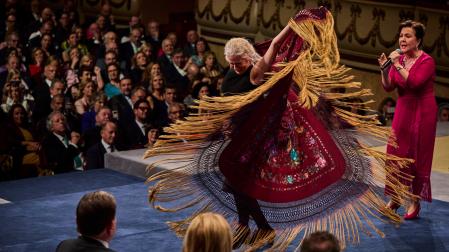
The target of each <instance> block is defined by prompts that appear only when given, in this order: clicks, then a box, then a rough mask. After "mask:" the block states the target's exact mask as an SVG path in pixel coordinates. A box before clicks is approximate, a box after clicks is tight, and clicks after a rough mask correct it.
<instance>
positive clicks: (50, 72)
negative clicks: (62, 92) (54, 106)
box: [32, 64, 58, 122]
mask: <svg viewBox="0 0 449 252" xmlns="http://www.w3.org/2000/svg"><path fill="white" fill-rule="evenodd" d="M57 71H58V69H57V68H56V66H54V65H52V64H47V65H45V67H44V73H43V75H42V76H38V75H37V76H35V78H33V88H32V90H33V97H34V102H35V106H34V111H33V120H34V121H35V122H38V121H39V120H40V119H42V118H45V117H46V116H47V115H48V114H49V113H50V112H51V108H50V102H51V97H52V96H51V92H50V88H51V86H52V83H53V82H54V80H55V76H56V72H57Z"/></svg>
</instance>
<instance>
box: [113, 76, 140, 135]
mask: <svg viewBox="0 0 449 252" xmlns="http://www.w3.org/2000/svg"><path fill="white" fill-rule="evenodd" d="M131 88H132V82H131V79H130V78H129V77H125V78H123V79H121V80H120V94H118V95H116V96H114V97H112V98H111V99H110V100H109V107H110V108H111V110H112V115H113V117H114V119H116V120H117V121H118V124H119V126H120V127H121V126H122V125H124V126H125V127H126V125H127V124H128V123H129V122H131V121H134V115H133V109H132V108H133V104H132V101H131V98H130V95H131Z"/></svg>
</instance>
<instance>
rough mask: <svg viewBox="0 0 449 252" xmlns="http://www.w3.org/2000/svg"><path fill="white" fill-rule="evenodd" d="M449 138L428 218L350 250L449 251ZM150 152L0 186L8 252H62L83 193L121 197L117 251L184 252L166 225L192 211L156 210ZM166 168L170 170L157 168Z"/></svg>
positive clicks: (444, 140) (440, 152) (440, 151)
mask: <svg viewBox="0 0 449 252" xmlns="http://www.w3.org/2000/svg"><path fill="white" fill-rule="evenodd" d="M448 136H449V124H447V123H446V124H443V125H441V124H440V125H439V127H438V132H437V141H436V147H435V156H434V167H433V171H432V175H431V179H432V193H433V198H434V201H433V202H432V204H426V203H424V204H423V209H422V217H421V218H420V219H418V220H414V221H407V222H404V223H403V224H401V225H400V226H399V227H394V226H391V225H387V224H384V223H382V222H380V221H379V220H373V222H374V223H375V224H376V226H378V227H379V228H380V229H381V230H382V231H383V232H384V233H385V234H386V237H385V238H381V237H379V236H378V235H376V234H373V236H372V237H368V236H366V235H364V234H363V233H361V236H360V244H359V245H349V247H348V248H347V249H346V251H350V252H352V251H366V252H368V251H369V252H371V251H388V252H390V251H429V252H430V251H449V232H448V231H447V230H448V228H447V227H448V226H449V183H448V181H449V166H448V163H449V160H448V158H449V153H448V150H449V137H448ZM361 137H362V138H363V136H361ZM368 142H369V144H370V146H373V147H375V148H379V149H382V148H384V147H383V146H379V144H377V143H376V142H375V141H371V140H369V139H368ZM144 151H145V150H134V151H128V152H118V153H113V155H109V156H107V157H106V167H112V168H114V169H115V170H111V169H99V170H91V171H87V172H73V173H67V174H61V175H57V176H51V177H38V178H30V179H22V180H16V181H8V182H0V251H11V252H22V251H38V252H39V251H54V250H55V248H56V246H57V244H58V243H59V242H60V241H61V240H64V239H68V238H73V237H76V236H77V232H76V224H75V208H76V205H77V203H78V201H79V199H80V198H81V196H82V195H83V194H85V193H86V192H89V191H94V190H105V191H108V192H111V193H113V194H114V195H115V196H116V199H117V203H118V208H117V219H118V230H117V234H116V237H115V238H114V240H113V241H112V242H111V248H113V249H114V250H116V251H125V252H126V251H129V252H138V251H156V252H157V251H181V246H182V241H181V240H180V239H179V238H178V237H176V236H175V235H174V234H173V233H172V232H170V230H168V228H167V225H166V224H165V222H166V221H169V220H171V221H172V220H179V219H182V218H184V217H186V216H188V215H189V212H184V213H172V214H168V213H161V212H159V211H156V210H154V209H153V208H151V206H149V203H148V200H147V194H148V185H147V184H145V177H146V176H148V174H147V173H146V172H145V169H146V166H147V165H148V164H149V163H151V162H154V161H156V160H159V159H163V158H164V157H154V158H151V159H146V160H143V159H142V155H143V153H144ZM435 166H437V167H436V168H435ZM161 169H170V167H169V166H168V167H167V166H164V167H158V168H157V169H156V170H161ZM403 211H404V210H402V209H401V211H400V212H399V213H400V214H403ZM298 243H299V241H298V240H296V241H295V242H293V245H292V246H291V247H290V248H289V251H294V248H295V246H294V245H297V244H298Z"/></svg>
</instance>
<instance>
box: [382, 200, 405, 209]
mask: <svg viewBox="0 0 449 252" xmlns="http://www.w3.org/2000/svg"><path fill="white" fill-rule="evenodd" d="M385 207H386V208H388V209H390V210H391V211H393V212H396V211H397V210H398V208H399V207H401V205H400V204H398V203H396V202H393V201H391V200H390V201H389V202H388V204H387V205H386V206H385Z"/></svg>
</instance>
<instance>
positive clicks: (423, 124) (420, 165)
mask: <svg viewBox="0 0 449 252" xmlns="http://www.w3.org/2000/svg"><path fill="white" fill-rule="evenodd" d="M399 29H400V34H399V48H400V50H395V51H393V52H392V53H390V55H389V58H390V60H391V62H392V64H391V67H389V68H385V69H383V70H382V85H383V87H384V89H385V90H386V91H393V90H394V89H397V90H398V100H397V104H396V109H395V115H394V118H393V124H392V128H393V132H394V134H395V135H396V139H397V147H394V146H392V145H388V148H387V153H389V154H393V155H396V156H399V157H404V158H411V159H414V160H415V162H414V163H413V164H410V165H409V166H408V167H406V169H405V170H404V172H405V173H407V174H409V175H412V176H413V177H414V178H413V180H412V181H410V180H402V181H401V182H402V183H404V184H405V185H407V186H408V187H410V189H411V192H412V193H413V194H414V195H415V197H414V198H413V200H412V202H411V204H410V206H409V207H408V208H407V211H406V214H405V216H404V219H406V220H408V219H415V218H417V217H418V214H419V211H420V209H421V206H420V200H424V201H428V202H431V201H432V194H431V187H430V171H431V168H432V157H433V148H434V144H435V134H436V122H437V112H438V107H437V104H436V101H435V94H434V91H433V84H434V80H435V62H434V60H433V59H432V57H430V56H429V55H428V54H427V53H425V52H424V51H422V50H421V49H420V48H421V47H422V42H423V38H424V30H425V28H424V25H423V24H421V23H419V22H415V21H411V20H408V21H405V22H403V23H401V25H400V26H399ZM386 61H387V57H386V56H385V54H382V55H381V57H380V58H379V64H380V65H381V66H382V65H383V64H384V63H385V62H386ZM389 185H390V184H388V183H387V186H386V193H387V194H389V195H392V194H393V195H394V191H393V190H392V189H391V188H390V186H389ZM401 203H403V202H398V201H397V200H395V199H392V200H391V201H390V202H389V203H388V204H387V207H389V208H391V209H393V210H396V209H398V208H399V207H400V204H401Z"/></svg>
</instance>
